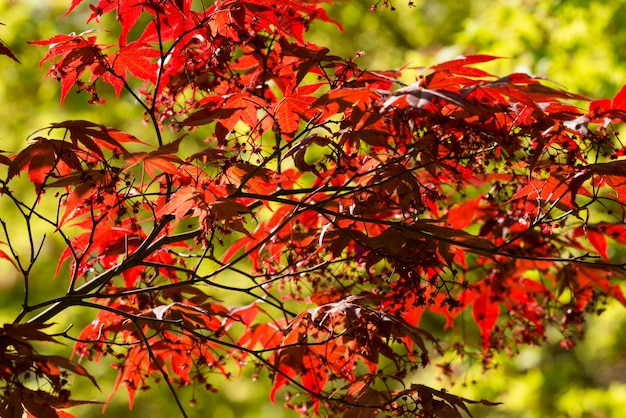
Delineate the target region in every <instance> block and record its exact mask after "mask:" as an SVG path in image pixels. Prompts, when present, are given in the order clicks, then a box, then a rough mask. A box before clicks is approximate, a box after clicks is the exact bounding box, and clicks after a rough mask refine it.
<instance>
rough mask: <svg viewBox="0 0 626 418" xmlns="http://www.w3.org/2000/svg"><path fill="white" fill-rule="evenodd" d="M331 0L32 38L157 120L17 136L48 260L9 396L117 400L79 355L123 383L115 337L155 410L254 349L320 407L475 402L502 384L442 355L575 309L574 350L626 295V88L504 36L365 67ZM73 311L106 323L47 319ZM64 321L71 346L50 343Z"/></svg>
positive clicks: (130, 16)
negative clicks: (591, 79)
mask: <svg viewBox="0 0 626 418" xmlns="http://www.w3.org/2000/svg"><path fill="white" fill-rule="evenodd" d="M321 3H323V2H321V1H295V0H293V1H285V2H280V3H276V2H267V1H266V0H227V1H218V2H215V3H213V4H204V3H202V2H192V1H191V0H180V1H147V2H146V1H136V0H128V1H125V0H124V1H117V2H112V1H109V0H101V1H100V2H99V3H98V4H97V5H90V6H89V8H90V10H91V15H90V17H89V18H88V21H87V22H86V23H85V24H84V27H83V29H84V31H81V32H80V33H78V34H77V33H74V32H73V33H69V34H58V35H54V36H52V37H50V38H48V39H39V40H32V42H31V43H32V44H33V45H38V46H41V47H45V48H46V49H47V52H44V53H45V56H44V57H43V59H42V60H41V64H42V66H44V67H45V68H46V70H47V75H48V76H49V77H51V78H53V79H55V80H57V81H58V82H59V85H60V93H59V94H60V102H61V103H62V104H63V103H64V101H66V99H67V98H68V97H69V95H70V93H72V92H74V91H78V92H80V95H79V97H80V99H81V100H83V101H84V105H85V106H87V105H91V106H92V108H91V111H92V112H94V113H97V111H98V110H97V109H98V108H100V107H102V108H104V107H111V106H116V105H117V104H118V103H120V102H124V101H128V100H132V101H134V103H135V107H134V108H133V112H134V115H133V116H134V117H136V118H143V120H144V121H145V124H146V125H147V126H148V128H149V129H147V130H144V131H142V132H141V133H137V134H133V133H130V132H127V131H126V130H125V129H122V128H121V127H115V126H108V125H105V124H101V123H99V122H96V121H94V120H90V118H88V117H87V118H70V119H68V120H65V121H58V122H53V123H51V124H50V125H49V126H47V127H45V128H43V129H41V130H38V131H37V132H35V133H34V134H33V135H31V137H30V138H29V141H28V142H27V143H26V144H24V145H23V147H22V149H20V150H18V151H17V152H15V153H7V152H5V153H3V154H1V155H0V165H1V166H2V169H3V170H4V171H3V172H2V180H1V181H0V188H1V189H0V190H1V193H2V195H1V198H2V200H3V202H4V203H5V204H7V203H8V204H10V205H12V207H13V210H14V211H16V213H18V217H19V223H15V222H7V220H6V219H4V218H0V225H2V230H3V233H4V239H3V241H2V243H1V244H0V245H1V247H0V257H1V258H3V259H4V260H6V261H7V262H8V263H10V264H12V266H13V268H14V269H15V271H16V272H17V274H18V275H19V276H20V277H21V279H22V283H23V288H22V290H23V293H22V295H21V298H22V307H21V311H20V312H17V313H16V314H15V316H14V317H13V318H11V320H10V321H7V324H5V325H4V326H3V327H2V329H1V330H0V336H1V337H2V341H3V342H4V343H3V352H2V354H1V356H0V359H2V363H3V364H5V367H4V368H3V369H2V371H1V374H0V381H1V382H2V391H3V396H2V399H1V400H0V416H6V417H14V416H21V415H22V412H23V411H26V412H27V413H28V414H29V415H30V416H38V417H39V416H41V417H54V416H58V417H64V416H70V415H69V413H68V412H67V411H66V408H69V407H72V406H76V405H81V404H84V403H89V402H91V401H83V400H78V399H75V398H74V397H73V396H72V392H71V390H72V387H71V385H70V384H69V380H68V374H73V375H76V376H78V377H79V378H81V377H82V378H83V379H85V380H86V381H91V382H92V383H93V385H94V386H96V387H97V386H98V384H99V382H98V379H96V378H95V377H94V376H93V374H92V373H90V371H89V369H90V364H89V363H86V361H87V360H92V361H99V360H101V359H102V358H103V357H105V356H107V357H108V358H112V359H113V361H114V368H115V369H116V370H117V380H116V381H115V385H114V391H113V392H115V391H117V390H118V389H120V388H122V387H123V388H124V389H125V390H126V392H127V393H128V399H129V406H130V407H131V408H132V406H133V402H134V398H135V396H136V394H137V392H138V391H142V390H147V389H148V388H149V387H150V386H151V385H153V384H154V383H155V382H159V383H161V384H163V385H165V386H166V387H167V388H168V389H169V390H170V392H171V396H172V399H174V400H175V401H176V403H177V405H178V407H179V411H180V414H181V415H183V416H185V415H186V411H185V408H186V407H185V406H184V404H183V402H182V401H181V400H180V397H179V396H178V389H179V388H182V387H186V386H193V387H194V388H195V387H197V388H198V390H206V391H208V392H211V391H214V390H215V389H214V381H215V380H216V379H219V378H220V377H219V376H220V375H221V376H222V378H226V379H230V378H233V379H236V378H237V377H236V375H237V374H238V373H239V369H245V370H250V369H252V370H253V372H254V373H255V374H267V375H268V376H269V377H270V378H271V380H272V387H271V388H269V389H268V396H269V397H270V399H271V400H272V401H273V402H279V398H280V399H281V400H280V402H281V403H282V402H283V400H282V399H284V404H285V406H286V407H288V408H290V409H293V410H294V411H296V412H298V413H300V414H302V415H305V416H308V415H310V414H319V415H330V414H333V415H341V416H346V417H374V416H383V415H391V416H423V417H432V416H441V417H456V416H458V417H460V416H462V415H463V414H465V413H467V414H469V409H468V405H471V404H473V403H476V402H479V403H482V404H485V405H490V404H491V402H490V401H489V400H480V401H475V400H469V399H465V398H463V397H460V396H457V395H455V394H453V393H450V392H447V391H445V390H440V389H438V388H435V387H431V386H429V385H427V384H425V383H424V382H422V381H420V379H419V376H420V375H419V370H420V369H421V368H423V367H426V366H428V365H430V364H431V363H433V362H434V363H435V364H437V365H438V366H439V367H440V369H441V370H442V372H443V373H444V374H446V373H451V372H452V370H451V368H450V364H449V363H447V362H445V361H441V360H440V355H441V354H448V353H454V354H455V355H456V356H458V357H460V358H476V359H479V361H480V362H481V363H482V365H483V367H484V368H485V369H487V368H490V367H491V366H492V359H493V356H494V355H495V354H496V353H498V352H507V353H511V354H514V353H515V352H516V351H517V350H518V348H519V347H520V346H525V345H541V344H543V343H544V342H545V341H546V340H547V332H548V329H550V330H556V331H558V332H559V333H560V335H561V345H562V347H563V348H564V349H568V348H571V347H572V346H573V345H574V344H575V343H576V341H578V340H579V339H580V338H581V336H582V335H583V334H584V327H583V324H584V322H585V318H586V317H587V316H588V315H589V314H596V313H600V312H601V311H603V309H604V305H605V303H606V301H607V300H609V299H614V300H616V301H618V302H619V303H621V304H626V300H625V298H624V296H623V294H622V291H621V289H620V288H619V286H618V285H617V284H615V280H619V279H621V278H622V277H623V275H624V270H625V266H626V263H625V262H624V261H623V254H621V253H620V250H619V246H620V245H621V244H623V243H624V242H625V241H626V227H625V226H624V217H625V216H626V215H625V213H624V193H626V185H625V178H626V163H625V162H624V159H623V156H624V153H625V152H626V148H625V146H624V145H623V144H622V142H621V140H620V137H619V134H618V129H619V125H620V124H621V123H623V121H624V119H625V115H626V88H624V89H622V90H620V91H619V92H618V93H617V94H616V95H614V97H612V98H610V99H600V100H590V99H588V98H586V97H584V96H582V95H578V94H574V93H571V92H569V91H566V90H564V89H563V88H562V87H561V86H560V85H558V84H556V83H553V82H551V81H549V80H546V79H545V78H544V77H542V76H536V75H529V74H525V73H521V72H517V73H511V74H509V75H505V76H502V75H494V74H491V73H490V72H487V71H486V70H483V69H481V68H482V67H481V65H483V64H486V63H491V62H494V61H496V60H497V59H498V58H497V57H496V56H492V55H485V54H474V55H464V56H460V57H457V58H454V59H451V60H448V61H444V62H441V63H438V64H433V65H430V66H428V67H422V68H412V67H405V68H402V69H392V70H384V71H379V70H372V69H366V68H365V67H361V65H360V63H359V62H360V61H359V60H360V58H362V57H361V55H362V54H361V53H360V52H357V53H356V55H355V56H353V57H352V58H344V57H340V56H338V55H335V54H334V53H333V52H331V50H330V49H329V48H327V47H325V46H321V45H316V44H313V43H311V42H308V41H307V38H306V36H307V30H308V28H309V25H310V24H311V23H312V22H313V21H321V22H326V24H327V25H329V26H332V25H335V26H340V23H341V22H337V21H334V20H333V19H332V18H330V17H329V15H328V13H327V12H326V10H325V9H323V8H321V7H320V6H321ZM385 4H386V3H385ZM382 5H383V4H382V3H381V5H380V6H382ZM84 7H87V5H86V4H85V3H83V1H82V0H74V1H73V2H72V3H71V5H70V6H69V10H67V12H66V13H65V14H66V15H67V16H71V15H72V13H74V12H75V11H76V10H79V9H80V8H84ZM101 20H102V21H103V22H102V23H101ZM8 23H9V25H10V22H8ZM104 23H106V24H107V25H106V29H107V30H109V31H110V32H108V33H103V32H100V31H99V30H97V28H102V27H103V24H104ZM0 54H3V55H6V56H7V57H8V59H13V60H15V61H17V60H18V58H19V57H18V56H16V55H15V54H14V53H13V52H12V51H11V50H10V49H9V48H8V47H6V46H5V45H4V44H2V45H1V46H0ZM5 65H6V63H5ZM16 65H17V64H16ZM46 234H53V235H54V236H56V237H58V238H60V242H61V243H62V246H61V247H60V248H53V250H54V251H58V252H57V255H58V257H57V259H58V265H57V267H56V272H55V276H56V282H55V288H56V292H55V294H54V295H46V296H45V297H43V298H42V297H41V296H36V297H35V296H33V290H32V289H33V288H34V287H36V286H37V285H38V282H39V281H41V280H42V278H40V277H36V274H35V273H36V272H37V271H38V270H37V267H36V266H37V265H38V262H40V259H41V256H42V252H43V251H48V246H47V244H46V238H45V237H46ZM22 239H25V241H26V242H27V245H26V246H25V247H22V246H20V245H17V242H18V241H19V240H22ZM45 279H46V278H44V280H45ZM68 311H69V312H80V315H81V316H82V315H89V321H91V322H89V323H86V324H81V325H84V326H81V327H80V328H81V329H76V330H74V329H72V328H71V326H70V325H71V324H72V323H73V322H74V321H72V320H69V321H68V322H66V323H64V324H61V325H62V326H61V329H60V330H58V331H48V330H49V329H51V328H50V327H51V324H52V323H54V322H57V321H59V320H60V319H64V320H65V319H66V318H67V317H65V316H63V315H64V314H65V313H66V312H68ZM442 327H443V328H445V329H453V328H455V327H456V328H458V327H462V328H463V329H464V330H466V332H464V333H462V335H461V336H460V338H457V339H456V340H455V339H454V338H452V339H444V338H441V333H440V332H439V331H440V329H441V328H442ZM77 328H78V327H77ZM55 341H70V342H72V343H73V344H74V347H73V353H72V356H71V357H69V353H68V355H65V356H62V355H57V354H50V353H47V352H45V348H42V347H46V346H45V345H37V342H47V343H50V342H55ZM109 399H110V398H109ZM107 402H108V401H106V400H105V408H106V404H107Z"/></svg>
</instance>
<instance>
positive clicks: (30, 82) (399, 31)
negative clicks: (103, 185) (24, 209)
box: [0, 0, 626, 418]
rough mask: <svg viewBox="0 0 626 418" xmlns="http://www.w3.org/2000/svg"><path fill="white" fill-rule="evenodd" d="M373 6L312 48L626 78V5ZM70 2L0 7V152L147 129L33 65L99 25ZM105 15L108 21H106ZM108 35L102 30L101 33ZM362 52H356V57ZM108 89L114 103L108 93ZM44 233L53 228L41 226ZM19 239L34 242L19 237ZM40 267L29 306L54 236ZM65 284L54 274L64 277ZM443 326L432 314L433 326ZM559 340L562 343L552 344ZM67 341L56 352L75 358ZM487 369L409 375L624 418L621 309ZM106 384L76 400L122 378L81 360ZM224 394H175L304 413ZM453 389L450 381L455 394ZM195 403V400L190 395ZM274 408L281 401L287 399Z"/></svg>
mask: <svg viewBox="0 0 626 418" xmlns="http://www.w3.org/2000/svg"><path fill="white" fill-rule="evenodd" d="M373 1H374V0H349V1H337V2H336V3H335V4H332V5H329V6H327V10H328V13H329V15H330V16H331V17H332V18H334V19H336V20H337V21H339V22H340V23H341V25H342V26H343V32H340V31H339V30H338V29H337V28H336V27H334V26H332V25H330V24H323V23H318V24H316V25H314V26H313V27H312V29H311V32H310V34H309V35H310V36H309V38H308V39H309V40H310V41H311V42H313V43H317V44H320V45H325V46H327V47H329V48H330V49H331V52H333V53H334V54H335V55H339V56H343V57H346V58H347V57H354V56H355V55H357V51H364V52H365V55H364V56H363V57H361V58H359V62H360V64H361V67H363V68H367V69H372V70H385V69H391V68H399V67H401V66H403V65H408V66H409V67H421V66H427V65H430V64H434V63H436V62H439V61H443V60H447V59H451V58H454V57H456V56H458V55H465V54H475V53H481V54H492V55H497V56H501V57H503V59H501V60H498V61H497V62H495V63H489V64H488V65H484V66H482V67H481V68H484V69H486V70H488V71H491V72H493V73H494V74H498V75H501V76H502V75H506V74H508V73H511V72H528V73H532V74H541V75H544V76H546V77H547V78H549V79H551V80H553V81H555V82H558V83H559V84H561V85H562V86H564V88H566V89H567V90H570V91H572V92H576V93H581V94H583V95H586V96H588V97H593V98H601V97H612V96H614V95H615V94H616V93H617V92H618V91H619V89H620V88H621V87H622V85H624V84H626V28H624V26H623V22H626V0H613V1H611V2H597V1H591V0H568V1H565V0H563V1H559V0H473V1H458V0H414V1H412V2H411V3H412V4H413V7H409V5H408V4H407V3H409V2H408V0H395V1H393V2H392V5H393V7H394V8H395V9H396V10H395V11H393V10H390V8H386V9H385V10H381V5H378V8H377V11H376V12H375V13H372V12H371V11H370V8H371V6H372V5H373ZM69 4H70V1H69V0H63V1H61V0H47V1H45V2H44V1H38V0H15V1H8V0H0V23H3V24H4V26H0V39H2V40H3V41H4V42H5V43H6V44H7V45H8V46H9V47H10V48H11V49H12V50H13V52H14V53H15V54H16V55H17V57H18V58H19V59H20V61H21V62H22V64H21V65H18V64H16V63H14V62H12V61H11V60H9V59H8V58H6V57H0V71H1V73H0V115H1V118H0V150H2V151H8V152H16V151H18V150H20V149H21V148H22V147H24V145H25V144H26V141H27V139H28V138H29V136H30V135H32V134H33V133H34V132H35V131H37V130H38V129H41V128H45V127H46V126H48V125H49V124H50V123H52V122H59V121H62V120H66V119H89V120H91V121H93V122H97V123H102V124H105V125H109V126H114V127H117V128H119V129H124V130H128V131H130V132H132V133H134V134H136V135H137V136H139V137H141V136H142V133H145V132H147V131H146V129H147V128H146V127H145V126H143V124H142V111H141V109H140V108H139V106H138V105H136V104H135V103H133V101H132V99H131V98H129V97H126V98H124V99H123V100H120V101H117V100H115V99H114V96H113V95H112V94H111V92H110V91H109V92H108V93H106V94H104V95H103V97H104V98H105V99H108V100H109V102H113V101H114V102H115V105H113V106H111V105H110V104H109V105H104V106H99V107H97V108H94V107H93V106H90V105H87V104H86V101H87V98H86V96H85V95H76V94H72V93H70V95H69V96H68V98H67V100H66V102H65V103H64V105H63V107H60V106H59V86H58V84H57V83H56V82H55V81H54V80H52V79H49V78H45V70H46V68H47V67H46V64H44V65H43V68H42V70H40V69H39V61H40V60H41V58H42V57H43V56H44V55H45V53H46V49H45V47H37V46H33V45H29V44H27V41H30V40H39V39H47V38H49V37H51V36H53V35H55V34H58V33H69V32H76V33H80V32H83V31H85V30H88V29H91V28H93V25H94V22H92V23H91V24H90V26H88V25H87V24H86V23H85V22H86V21H87V18H88V16H89V14H90V13H91V11H90V10H89V7H88V6H89V2H88V1H86V2H84V3H83V4H82V5H81V6H80V7H79V8H78V9H77V11H76V12H75V13H73V14H72V15H70V16H69V17H67V18H62V17H61V16H62V15H63V14H64V12H65V11H66V10H67V8H68V6H69ZM109 18H112V17H111V16H108V17H104V18H103V22H102V27H106V25H107V21H108V20H107V19H109ZM102 36H105V37H106V36H107V34H103V35H102ZM359 54H360V53H359ZM107 94H108V95H107ZM6 203H7V202H5V201H3V200H2V199H0V214H1V215H0V216H1V217H2V219H5V220H7V222H9V223H10V224H11V223H12V222H15V224H13V225H12V227H13V228H14V229H15V230H18V231H19V228H20V226H19V222H20V218H19V217H17V216H16V215H15V214H12V213H11V212H10V209H9V208H10V206H9V205H7V204H6ZM37 232H38V233H39V234H40V236H41V237H43V234H44V233H49V232H51V231H45V230H43V229H42V230H41V231H37ZM14 238H15V239H14V244H15V245H17V246H18V247H20V246H26V245H27V242H25V241H24V242H22V241H20V240H21V239H22V240H23V239H25V237H24V236H22V237H20V236H19V234H17V235H16V236H15V237H14ZM43 248H44V249H43V253H42V256H41V259H40V260H39V263H38V264H37V266H36V268H35V270H34V271H33V278H34V279H33V283H32V286H33V292H38V295H39V296H37V295H34V297H35V298H37V297H39V298H49V296H50V295H51V294H59V293H61V292H62V291H63V289H59V283H61V282H59V281H55V280H54V278H53V277H54V269H55V266H56V263H57V257H58V254H59V253H60V250H61V248H62V244H61V243H59V242H55V240H54V239H47V241H46V245H45V246H44V247H43ZM59 280H60V279H59ZM22 291H23V290H22V283H21V282H20V278H19V276H17V275H16V274H15V273H14V271H13V270H12V268H11V267H10V265H9V264H8V263H7V262H5V261H2V260H0V292H2V293H1V296H0V321H2V322H10V321H13V319H14V318H15V316H16V314H17V313H18V312H19V309H20V303H21V297H22ZM66 315H72V316H71V317H69V316H66V317H64V318H60V319H59V322H67V323H69V322H72V323H74V324H76V325H75V326H76V328H77V329H78V327H80V326H81V325H84V324H86V323H87V322H89V321H90V320H91V317H90V316H89V315H90V313H89V312H84V313H83V312H81V311H72V312H71V313H67V314H66ZM426 320H427V321H431V322H435V321H436V319H434V318H431V319H429V318H426ZM555 341H556V339H555ZM69 349H70V348H69V347H64V348H63V347H62V348H61V350H66V351H65V352H67V350H69ZM479 363H480V362H478V361H477V362H476V364H473V363H472V362H471V361H469V362H465V363H461V364H459V363H458V362H457V363H456V366H457V370H456V371H455V374H454V375H453V378H452V379H448V378H446V379H444V380H439V377H438V374H437V368H436V367H433V368H432V369H427V370H425V371H424V372H420V374H419V375H416V376H414V381H415V382H419V383H426V384H431V385H433V386H434V387H439V386H441V387H447V388H448V389H449V390H451V391H455V393H458V394H461V395H463V396H465V397H467V398H471V399H480V398H485V399H488V400H491V401H496V402H503V404H502V405H500V406H496V407H483V406H480V407H475V408H473V413H474V416H475V417H492V418H494V417H524V418H535V417H537V418H539V417H567V418H583V417H584V418H587V417H588V418H601V417H618V416H623V411H624V410H626V380H625V379H626V310H625V309H624V307H622V306H619V305H617V304H614V303H609V304H608V306H607V309H606V312H605V313H604V314H603V315H602V316H600V317H598V318H590V319H589V323H588V329H587V332H586V339H585V340H584V341H583V342H582V343H581V344H580V345H579V346H577V347H576V348H575V349H572V350H569V351H565V350H563V349H562V348H561V347H559V345H558V342H555V343H554V344H548V345H546V346H543V347H527V348H521V349H520V353H519V354H518V355H517V356H515V357H513V358H512V359H509V358H508V357H507V356H506V355H502V356H501V357H499V358H498V364H499V366H498V367H497V368H496V369H495V370H490V371H488V372H487V373H486V374H483V373H482V370H481V366H480V364H479ZM86 366H87V368H88V369H89V370H90V371H91V372H92V373H93V374H94V375H95V377H96V378H97V380H98V382H99V383H100V385H101V387H102V393H101V394H100V393H97V392H96V391H94V390H93V388H92V387H91V386H90V384H89V383H88V382H86V381H80V380H79V381H77V382H76V386H75V387H74V390H73V392H74V397H75V398H78V399H97V400H103V399H105V398H106V396H108V393H110V390H111V388H112V385H113V382H114V380H115V374H116V372H115V370H113V369H111V368H110V361H107V358H106V357H105V358H104V359H103V360H102V361H101V362H100V363H99V364H97V365H93V364H88V365H86ZM214 385H215V387H216V388H218V392H217V393H210V392H205V391H204V389H202V388H197V389H196V390H194V388H188V389H186V390H183V391H182V392H181V399H182V401H183V404H184V405H188V404H190V403H195V406H194V407H191V406H189V407H188V408H187V409H188V413H189V415H190V416H192V417H219V418H235V417H237V418H253V417H254V418H257V417H267V418H269V417H272V418H274V417H276V418H280V417H291V416H296V414H294V413H291V412H288V411H286V410H284V409H283V408H282V407H281V406H280V405H278V406H273V405H272V404H271V403H270V402H269V400H268V393H269V388H270V386H269V384H268V381H267V380H266V379H264V378H263V377H261V378H260V379H258V380H255V381H253V379H251V378H250V377H249V376H243V377H242V378H240V379H234V380H232V381H230V382H223V381H222V379H220V378H219V377H218V378H217V379H216V382H215V383H214ZM451 385H452V386H451ZM192 399H193V400H195V402H190V401H191V400H192ZM279 403H280V402H279ZM71 412H72V413H74V414H75V415H77V416H78V417H95V416H99V415H100V407H99V406H83V407H77V408H74V409H73V410H72V411H71ZM148 414H149V415H152V416H158V417H160V416H177V412H176V407H175V404H174V401H173V399H172V398H171V395H170V394H169V392H167V390H165V388H158V387H154V388H153V389H152V390H150V391H147V392H144V393H140V394H138V396H137V399H136V401H135V406H134V410H133V411H132V412H129V411H128V407H127V399H126V394H125V393H124V391H123V389H122V390H120V392H119V393H118V394H117V395H116V396H115V397H114V398H113V401H112V403H111V404H110V405H109V407H108V409H107V410H106V413H105V414H104V416H105V417H125V416H142V415H144V416H145V415H148Z"/></svg>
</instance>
